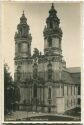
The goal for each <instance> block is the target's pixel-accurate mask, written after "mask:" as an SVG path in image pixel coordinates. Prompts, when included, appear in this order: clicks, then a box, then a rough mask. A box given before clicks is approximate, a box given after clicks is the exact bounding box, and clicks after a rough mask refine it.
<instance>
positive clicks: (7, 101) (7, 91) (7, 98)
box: [4, 64, 13, 114]
mask: <svg viewBox="0 0 84 125" xmlns="http://www.w3.org/2000/svg"><path fill="white" fill-rule="evenodd" d="M12 83H13V79H12V77H11V75H10V73H9V68H8V66H7V64H4V113H5V114H6V113H8V112H9V111H10V110H11V108H12V107H11V103H12V101H13V100H12V98H13V97H12V96H13V87H12Z"/></svg>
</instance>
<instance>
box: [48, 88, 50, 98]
mask: <svg viewBox="0 0 84 125" xmlns="http://www.w3.org/2000/svg"><path fill="white" fill-rule="evenodd" d="M48 99H51V88H50V87H49V90H48Z"/></svg>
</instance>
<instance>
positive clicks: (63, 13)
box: [2, 2, 82, 122]
mask: <svg viewBox="0 0 84 125" xmlns="http://www.w3.org/2000/svg"><path fill="white" fill-rule="evenodd" d="M80 8H81V7H80V2H69V3H68V2H60V3H56V2H53V3H50V2H45V3H42V2H31V3H29V2H3V13H2V14H3V24H2V26H3V31H2V39H3V57H4V121H76V122H79V121H81V53H82V52H81V37H80V33H81V31H80V29H81V28H80V27H81V14H80Z"/></svg>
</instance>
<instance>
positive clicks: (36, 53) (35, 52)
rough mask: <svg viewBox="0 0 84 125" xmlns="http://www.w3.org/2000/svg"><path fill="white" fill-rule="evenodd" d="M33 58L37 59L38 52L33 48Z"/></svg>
mask: <svg viewBox="0 0 84 125" xmlns="http://www.w3.org/2000/svg"><path fill="white" fill-rule="evenodd" d="M33 52H34V53H33V56H34V57H38V56H39V50H38V49H37V48H34V51H33Z"/></svg>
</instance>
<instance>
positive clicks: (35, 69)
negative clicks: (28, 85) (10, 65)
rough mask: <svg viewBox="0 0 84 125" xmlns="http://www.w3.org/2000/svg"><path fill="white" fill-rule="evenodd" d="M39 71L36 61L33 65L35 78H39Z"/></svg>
mask: <svg viewBox="0 0 84 125" xmlns="http://www.w3.org/2000/svg"><path fill="white" fill-rule="evenodd" d="M37 72H38V67H37V64H36V63H35V64H34V66H33V78H34V79H36V78H37Z"/></svg>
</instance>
